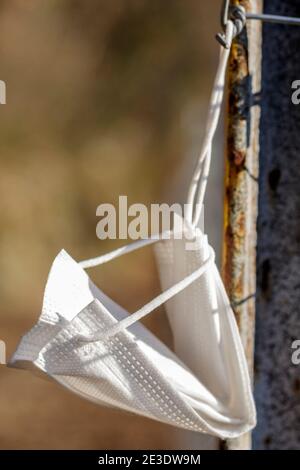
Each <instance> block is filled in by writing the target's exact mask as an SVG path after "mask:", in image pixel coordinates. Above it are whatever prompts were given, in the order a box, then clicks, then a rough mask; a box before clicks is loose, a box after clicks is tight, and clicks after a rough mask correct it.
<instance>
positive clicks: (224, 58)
mask: <svg viewBox="0 0 300 470" xmlns="http://www.w3.org/2000/svg"><path fill="white" fill-rule="evenodd" d="M233 33H234V24H233V22H232V21H230V20H228V22H227V25H226V42H227V43H228V45H229V48H228V49H226V48H224V47H221V50H220V58H219V65H218V69H217V73H216V77H215V81H214V85H213V90H212V94H211V98H210V104H209V112H208V118H207V124H206V130H205V136H204V140H203V144H202V148H201V152H200V155H199V158H198V161H197V164H196V168H195V170H194V173H193V177H192V181H191V183H190V187H189V191H188V197H187V212H186V218H187V220H188V221H189V222H190V223H192V224H193V225H194V226H197V224H198V222H199V218H200V213H201V206H202V204H203V199H204V195H205V190H206V185H207V177H208V173H209V168H210V161H211V147H212V141H213V138H214V135H215V132H216V129H217V125H218V122H219V117H220V112H221V104H222V99H223V94H224V86H225V76H226V68H227V62H228V58H229V54H230V46H231V43H232V38H233Z"/></svg>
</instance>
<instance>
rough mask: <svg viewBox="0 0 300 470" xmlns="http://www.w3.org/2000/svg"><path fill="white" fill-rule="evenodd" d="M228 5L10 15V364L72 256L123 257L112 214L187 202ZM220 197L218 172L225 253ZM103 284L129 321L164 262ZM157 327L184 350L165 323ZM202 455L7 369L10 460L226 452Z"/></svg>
mask: <svg viewBox="0 0 300 470" xmlns="http://www.w3.org/2000/svg"><path fill="white" fill-rule="evenodd" d="M219 3H220V2H218V1H216V0H215V1H213V2H200V1H199V0H186V1H185V2H182V1H181V0H172V1H162V0H151V1H149V0H112V1H109V2H108V1H106V0H89V1H84V0H59V1H58V0H47V1H45V0H43V1H42V0H39V1H38V0H6V1H4V0H3V1H2V2H1V5H0V63H1V68H0V75H1V76H0V79H1V80H4V81H5V82H6V85H7V105H5V106H1V107H0V116H1V121H0V149H1V168H0V220H1V233H0V272H1V282H0V297H1V314H0V315H1V316H0V338H1V339H3V340H5V341H6V344H7V348H8V356H9V355H10V354H11V352H12V351H13V350H14V348H15V347H16V344H17V342H18V340H19V337H20V335H21V334H23V333H24V331H26V330H27V329H28V328H30V327H31V326H32V325H33V324H34V322H35V320H36V318H37V316H38V314H39V311H40V306H41V300H42V295H43V288H44V285H45V281H46V277H47V273H48V269H49V266H50V264H51V262H52V260H53V258H54V257H55V255H56V254H57V252H58V251H59V250H60V249H61V248H62V247H64V248H65V249H66V250H67V251H69V252H70V254H71V255H72V256H73V257H74V258H75V259H83V258H87V257H89V256H95V255H97V254H100V253H103V252H105V251H106V250H108V249H113V248H115V247H117V246H119V244H120V242H118V241H111V242H100V241H99V240H97V238H96V234H95V228H96V223H97V218H96V215H95V211H96V207H97V206H98V205H99V204H100V203H102V202H111V203H116V202H117V200H118V196H119V195H120V194H126V195H128V198H129V203H132V202H143V203H145V204H150V203H151V202H163V201H167V200H168V201H170V202H175V201H177V200H180V201H182V197H183V194H184V189H185V183H186V182H187V180H188V176H189V175H190V173H191V169H192V167H191V163H192V162H193V161H194V160H195V158H196V155H197V149H198V148H199V143H200V141H201V136H202V130H201V126H202V125H203V123H204V117H205V110H206V106H207V99H208V93H209V90H210V85H211V80H212V76H213V73H214V70H215V66H216V62H217V46H216V44H215V42H214V40H213V34H214V32H215V31H216V30H217V29H218V28H219V25H218V18H219ZM219 169H220V167H219ZM220 184H221V183H220V171H218V172H216V171H215V172H214V173H213V175H212V179H211V189H210V195H209V198H208V203H207V205H206V208H207V206H209V207H210V217H209V220H208V217H206V221H208V222H209V224H210V227H211V238H212V242H213V244H214V242H216V241H217V240H218V237H217V235H216V233H217V232H218V227H219V226H220V208H219V206H218V204H215V203H214V199H215V190H216V186H217V185H219V186H220ZM220 187H221V186H220ZM167 188H169V189H168V190H167ZM209 201H210V202H209ZM141 267H143V268H142V269H141ZM92 276H93V279H94V280H95V281H96V282H97V283H98V284H99V285H101V287H102V288H103V290H104V291H105V292H106V293H108V294H109V295H110V296H112V297H113V298H114V299H115V300H117V301H118V302H119V303H121V304H122V305H124V306H125V307H127V308H128V309H129V310H134V309H135V308H137V307H138V306H140V305H141V304H143V303H144V302H146V301H147V300H148V299H150V298H151V296H153V295H154V294H155V293H157V292H158V291H159V286H158V282H157V278H156V272H155V266H154V263H153V259H152V256H151V252H150V250H148V251H147V250H145V251H144V252H140V253H138V254H132V255H130V258H128V257H127V258H126V259H125V258H124V259H122V260H120V261H116V262H114V263H111V264H108V265H107V266H104V267H103V268H101V269H100V268H98V269H97V270H95V271H94V272H93V273H92ZM145 323H146V324H147V325H148V326H149V328H151V329H152V331H154V332H155V333H156V334H157V335H158V336H159V337H160V338H162V339H163V340H164V341H166V342H168V343H169V344H171V337H170V332H169V330H168V325H167V322H166V319H165V317H164V314H163V312H156V313H155V314H154V315H153V316H152V317H149V318H147V319H146V321H145ZM201 442H202V441H201V438H200V437H198V436H192V435H191V433H186V432H184V431H177V430H175V429H173V428H171V427H168V426H165V425H162V424H159V423H155V422H152V421H150V420H146V419H143V418H140V417H136V416H132V415H128V414H125V413H120V412H117V411H111V410H108V409H103V408H100V407H97V406H95V405H94V404H90V403H88V402H85V401H83V400H81V399H80V398H78V397H76V396H73V395H72V394H70V393H69V392H67V391H65V390H63V389H62V388H60V387H59V386H57V385H56V384H54V383H51V382H48V381H43V380H41V379H40V378H37V377H35V376H33V375H30V374H29V373H26V372H23V371H18V370H13V369H7V368H5V367H4V366H0V448H9V449H13V448H22V449H29V448H72V449H76V448H100V449H104V448H108V449H113V448H123V449H124V448H130V449H132V448H160V449H163V448H180V447H183V448H184V447H185V448H188V447H190V448H192V447H193V446H196V447H201V445H203V446H209V445H212V444H211V442H208V441H207V440H206V441H205V444H204V443H202V444H201Z"/></svg>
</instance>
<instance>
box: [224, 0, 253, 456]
mask: <svg viewBox="0 0 300 470" xmlns="http://www.w3.org/2000/svg"><path fill="white" fill-rule="evenodd" d="M232 3H233V4H235V5H242V6H243V7H244V8H245V9H246V10H247V11H248V12H261V11H262V0H241V1H234V2H232ZM260 72H261V22H260V21H248V22H247V26H246V28H244V30H243V31H242V33H241V34H240V35H239V36H238V37H237V38H236V39H235V40H234V43H233V45H232V50H231V56H230V60H229V74H228V112H227V113H226V115H227V116H228V118H227V119H228V121H227V151H226V170H225V172H226V176H225V178H226V179H225V206H224V243H223V279H224V282H225V286H226V289H227V292H228V294H229V298H230V301H231V303H232V305H233V309H234V313H235V316H236V319H237V323H238V326H239V330H240V334H241V337H242V342H243V345H244V348H245V352H246V357H247V361H248V366H249V370H250V374H251V376H252V375H253V354H254V321H255V290H256V219H257V200H258V158H259V120H260V108H259V103H258V100H257V97H258V96H259V93H260V88H261V74H260ZM224 447H225V448H227V449H231V450H233V449H250V448H251V435H250V433H249V434H245V435H243V436H241V437H240V438H238V439H233V440H228V441H226V442H225V443H224Z"/></svg>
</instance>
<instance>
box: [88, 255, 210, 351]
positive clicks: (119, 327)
mask: <svg viewBox="0 0 300 470" xmlns="http://www.w3.org/2000/svg"><path fill="white" fill-rule="evenodd" d="M214 260H215V253H214V250H213V249H212V248H211V247H209V257H208V258H207V260H206V261H205V262H204V263H203V264H202V265H201V266H200V268H198V269H196V270H195V271H193V272H192V273H191V274H189V275H188V276H187V277H185V278H184V279H182V280H181V281H179V282H177V283H176V284H174V285H173V286H172V287H170V288H169V289H167V290H165V291H164V292H163V293H162V294H160V295H158V296H157V297H155V298H154V299H153V300H151V302H149V303H147V304H146V305H144V306H143V307H142V308H140V309H139V310H137V311H136V312H135V313H132V314H131V315H129V316H128V317H126V318H124V319H123V320H121V321H119V322H118V323H116V324H115V325H113V326H112V327H111V328H109V329H108V330H107V331H102V332H100V333H96V334H95V335H92V336H82V337H81V338H80V339H81V340H82V342H89V343H90V342H97V341H105V340H107V339H109V338H110V337H111V336H114V335H116V334H118V333H119V332H120V331H123V330H124V329H126V328H128V327H129V326H131V325H133V324H134V323H136V322H137V321H139V320H141V319H142V318H143V317H145V316H146V315H148V314H149V313H151V312H152V311H153V310H155V309H156V308H158V307H160V306H161V305H162V304H164V303H165V302H167V301H168V300H170V299H171V298H172V297H174V296H175V295H176V294H178V293H179V292H181V291H182V290H183V289H185V288H186V287H188V286H189V285H190V284H192V283H193V282H194V281H196V280H197V279H198V278H199V277H200V276H202V274H204V273H205V271H206V270H207V269H208V268H209V266H210V264H211V263H214Z"/></svg>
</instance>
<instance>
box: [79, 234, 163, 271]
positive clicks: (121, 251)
mask: <svg viewBox="0 0 300 470" xmlns="http://www.w3.org/2000/svg"><path fill="white" fill-rule="evenodd" d="M171 234H172V232H171V231H170V230H166V231H165V232H162V233H159V234H158V235H154V236H153V237H151V238H146V239H141V240H137V241H136V242H133V243H130V244H129V245H124V246H121V247H120V248H117V249H116V250H113V251H110V252H109V253H106V254H105V255H102V256H97V257H96V258H90V259H86V260H84V261H80V262H79V264H80V266H81V267H82V268H83V269H88V268H94V267H95V266H99V265H100V264H104V263H108V262H109V261H111V260H113V259H115V258H118V257H119V256H122V255H126V254H127V253H131V252H132V251H135V250H138V249H139V248H142V247H143V246H147V245H152V244H153V243H156V242H158V241H160V240H164V239H166V238H170V236H171Z"/></svg>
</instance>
